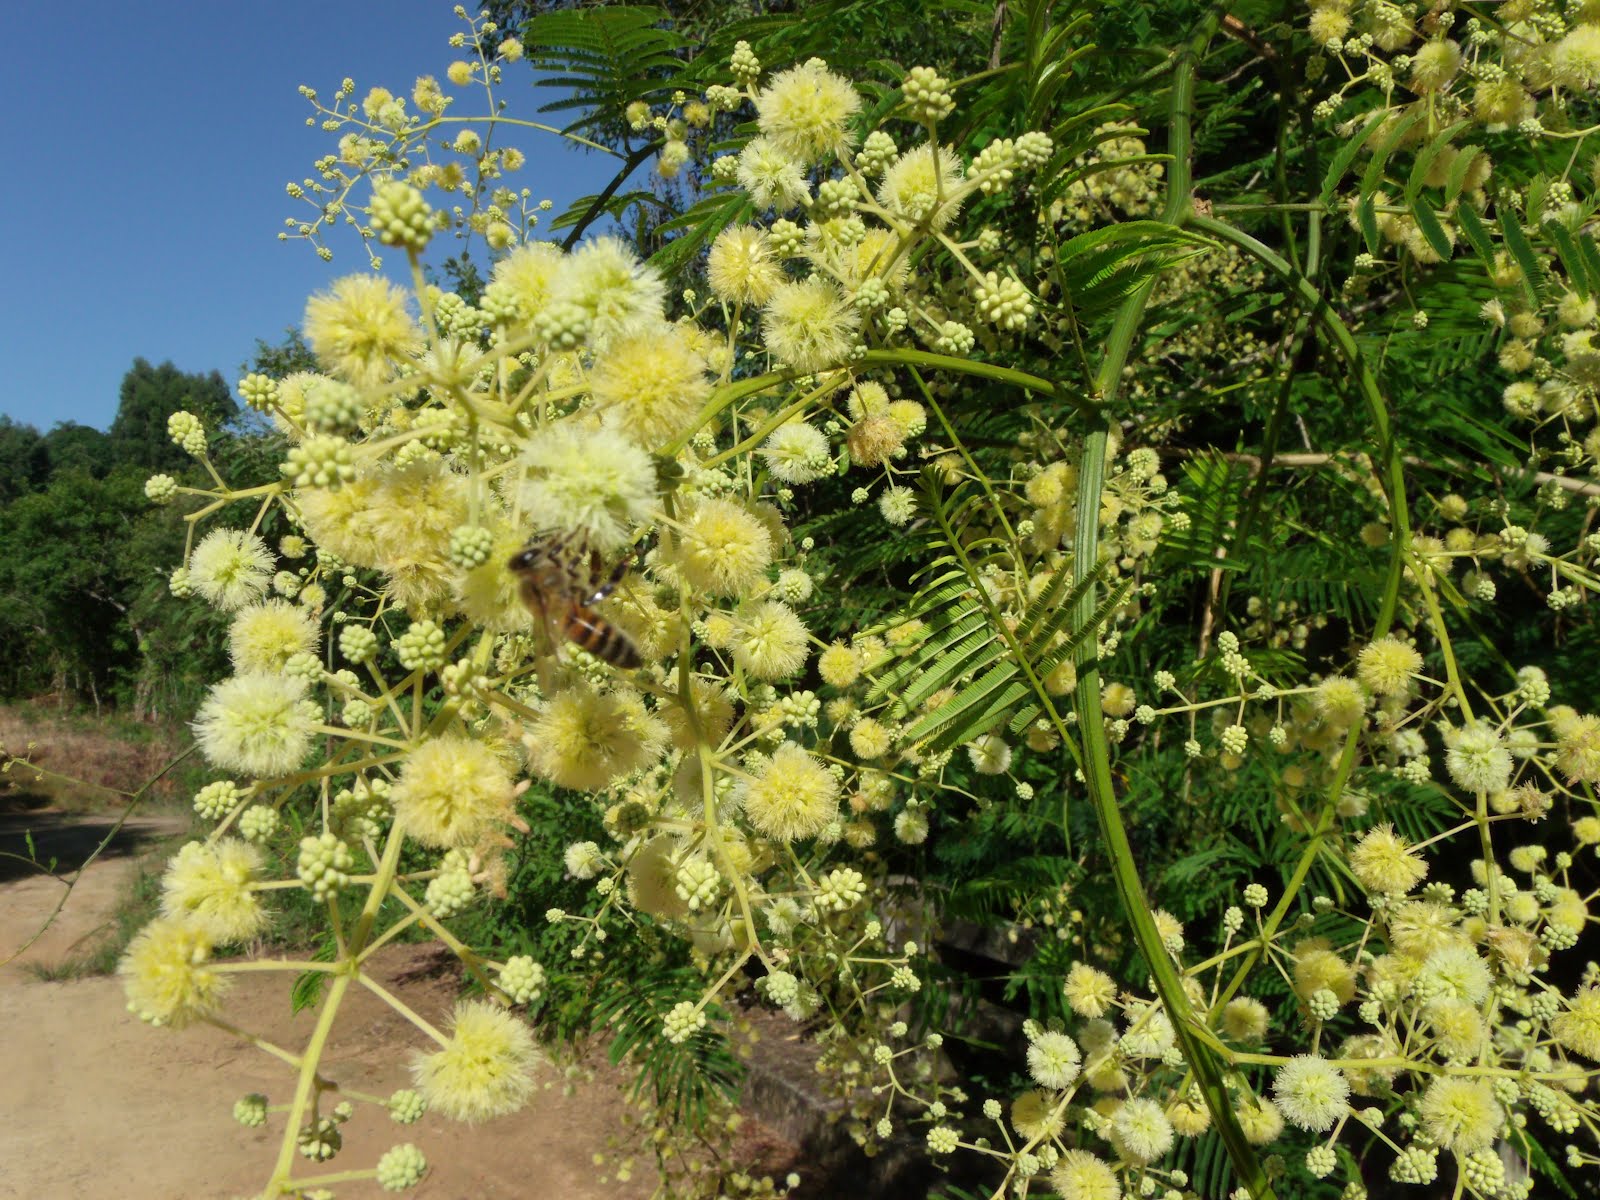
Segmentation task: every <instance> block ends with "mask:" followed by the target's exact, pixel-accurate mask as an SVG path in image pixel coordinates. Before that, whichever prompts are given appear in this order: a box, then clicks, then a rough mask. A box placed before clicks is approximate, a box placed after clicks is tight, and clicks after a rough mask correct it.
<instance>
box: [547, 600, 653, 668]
mask: <svg viewBox="0 0 1600 1200" xmlns="http://www.w3.org/2000/svg"><path fill="white" fill-rule="evenodd" d="M561 632H562V633H563V634H565V635H566V638H567V640H568V641H569V642H571V643H573V644H574V645H576V646H581V647H582V648H583V649H585V650H587V651H588V652H589V653H590V654H592V655H594V656H595V657H596V658H598V659H599V660H600V661H601V662H607V663H610V664H611V665H612V666H613V667H619V668H621V669H622V670H624V671H631V670H633V669H634V668H635V667H637V666H638V665H639V664H640V662H641V661H642V660H641V659H640V658H639V651H638V649H637V648H636V647H635V646H634V644H633V642H632V641H631V640H629V638H628V635H627V634H625V633H623V632H622V630H620V629H618V628H617V627H616V626H615V625H613V624H611V622H610V621H607V620H606V619H605V618H604V617H602V616H601V615H600V614H599V613H597V612H595V611H594V610H593V609H591V608H587V607H584V606H583V605H574V606H573V608H572V610H571V611H570V612H569V613H568V614H567V619H566V623H565V624H564V625H563V626H562V630H561Z"/></svg>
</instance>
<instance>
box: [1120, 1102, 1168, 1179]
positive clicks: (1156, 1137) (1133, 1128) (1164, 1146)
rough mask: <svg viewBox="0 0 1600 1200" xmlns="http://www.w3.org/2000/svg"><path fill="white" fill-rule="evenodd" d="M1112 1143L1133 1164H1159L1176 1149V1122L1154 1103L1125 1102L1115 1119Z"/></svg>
mask: <svg viewBox="0 0 1600 1200" xmlns="http://www.w3.org/2000/svg"><path fill="white" fill-rule="evenodd" d="M1111 1144H1112V1145H1113V1146H1115V1147H1116V1148H1117V1149H1118V1150H1119V1151H1121V1153H1122V1155H1123V1157H1125V1158H1127V1159H1129V1160H1130V1161H1132V1162H1136V1163H1141V1164H1142V1163H1152V1162H1155V1161H1156V1159H1158V1158H1160V1157H1161V1156H1162V1155H1163V1154H1165V1153H1166V1152H1167V1151H1168V1150H1170V1149H1172V1122H1170V1121H1168V1120H1167V1114H1166V1113H1164V1112H1163V1111H1162V1110H1161V1105H1159V1104H1157V1103H1156V1102H1155V1101H1154V1100H1144V1099H1138V1100H1127V1101H1124V1102H1123V1104H1122V1106H1121V1107H1120V1108H1118V1109H1117V1111H1116V1112H1115V1113H1113V1114H1112V1116H1111Z"/></svg>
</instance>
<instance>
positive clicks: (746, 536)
mask: <svg viewBox="0 0 1600 1200" xmlns="http://www.w3.org/2000/svg"><path fill="white" fill-rule="evenodd" d="M771 565H772V533H771V531H770V530H769V529H768V528H767V526H766V524H765V523H764V522H763V521H762V520H761V519H760V518H759V517H757V516H756V515H755V514H754V513H752V512H751V511H750V510H749V509H748V508H745V507H744V506H743V505H741V504H738V503H736V502H735V501H733V500H721V499H714V500H702V501H701V502H700V503H699V504H697V505H695V507H694V508H693V510H691V511H690V513H689V514H688V516H687V517H686V518H685V519H684V524H683V532H682V535H681V537H680V539H679V551H678V557H677V567H678V570H679V571H681V572H682V574H683V577H684V580H685V581H686V582H687V583H688V584H689V585H690V586H691V587H693V588H696V589H698V590H699V591H702V592H706V593H709V594H711V595H713V596H739V595H744V594H746V593H748V592H750V591H752V590H753V589H754V588H755V587H756V585H757V584H759V583H761V582H762V581H763V580H765V578H766V574H767V568H768V567H770V566H771Z"/></svg>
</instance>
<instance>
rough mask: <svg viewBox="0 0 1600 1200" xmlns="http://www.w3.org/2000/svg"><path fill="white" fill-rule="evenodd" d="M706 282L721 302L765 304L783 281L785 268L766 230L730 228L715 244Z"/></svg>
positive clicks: (745, 227) (712, 245)
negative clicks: (779, 260)
mask: <svg viewBox="0 0 1600 1200" xmlns="http://www.w3.org/2000/svg"><path fill="white" fill-rule="evenodd" d="M706 281H707V282H708V283H710V284H711V290H712V291H713V292H715V293H716V294H717V296H718V298H719V299H722V300H726V301H729V302H730V303H735V304H756V305H761V304H765V303H766V302H767V300H768V298H769V297H770V296H771V295H772V289H773V288H775V287H777V286H778V284H780V283H782V282H783V268H782V267H781V266H780V265H779V264H778V258H777V255H776V254H774V253H773V250H772V244H771V240H770V239H769V238H768V236H767V234H766V231H765V230H763V229H760V228H757V227H756V226H754V225H730V226H728V228H726V229H724V230H723V231H722V232H721V233H719V234H718V235H717V238H716V240H715V241H714V242H712V243H711V252H710V253H709V254H708V255H707V256H706Z"/></svg>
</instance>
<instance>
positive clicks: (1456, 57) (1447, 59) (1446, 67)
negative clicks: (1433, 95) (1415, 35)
mask: <svg viewBox="0 0 1600 1200" xmlns="http://www.w3.org/2000/svg"><path fill="white" fill-rule="evenodd" d="M1460 69H1461V47H1460V46H1458V45H1456V43H1454V42H1452V41H1451V40H1450V39H1449V38H1435V39H1433V40H1432V41H1430V42H1427V43H1426V44H1424V45H1422V46H1420V47H1418V49H1417V52H1416V53H1415V54H1414V55H1412V57H1411V90H1412V91H1414V92H1416V93H1418V94H1419V95H1427V94H1428V93H1430V92H1437V91H1439V90H1440V89H1441V88H1443V87H1444V86H1445V84H1447V83H1449V82H1450V81H1451V80H1452V79H1454V78H1455V74H1456V72H1457V71H1459V70H1460Z"/></svg>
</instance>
